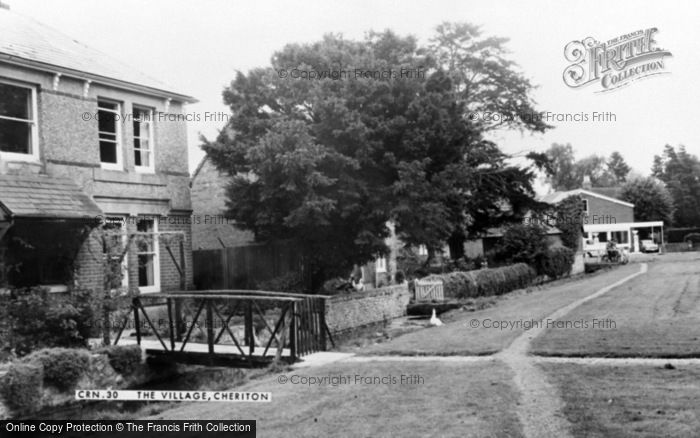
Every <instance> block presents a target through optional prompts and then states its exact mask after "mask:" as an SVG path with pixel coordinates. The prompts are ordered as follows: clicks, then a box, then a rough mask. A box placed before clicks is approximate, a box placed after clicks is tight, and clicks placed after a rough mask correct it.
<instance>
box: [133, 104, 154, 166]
mask: <svg viewBox="0 0 700 438" xmlns="http://www.w3.org/2000/svg"><path fill="white" fill-rule="evenodd" d="M137 112H145V113H146V114H147V117H148V147H149V149H148V158H149V159H148V164H149V165H148V166H137V165H136V151H137V148H136V139H137V138H138V139H141V137H140V136H139V137H137V136H136V133H134V148H133V149H134V168H135V169H136V171H137V172H143V173H155V171H156V164H155V163H156V153H155V152H156V151H155V145H156V142H155V138H154V137H155V136H154V133H155V129H153V110H152V109H151V108H147V107H144V106H139V105H134V106H133V113H134V121H137V120H136V118H135V117H136V113H137ZM139 120H140V118H139ZM138 150H139V151H140V150H142V149H141V148H139V149H138Z"/></svg>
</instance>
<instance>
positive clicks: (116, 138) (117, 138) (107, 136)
mask: <svg viewBox="0 0 700 438" xmlns="http://www.w3.org/2000/svg"><path fill="white" fill-rule="evenodd" d="M119 117H120V105H119V104H118V103H116V102H108V101H105V100H98V101H97V120H98V121H97V125H98V131H99V138H100V163H102V167H103V168H104V169H112V170H122V169H123V168H122V148H121V132H120V129H119Z"/></svg>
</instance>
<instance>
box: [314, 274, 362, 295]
mask: <svg viewBox="0 0 700 438" xmlns="http://www.w3.org/2000/svg"><path fill="white" fill-rule="evenodd" d="M354 291H355V289H354V288H353V287H352V284H351V283H350V282H349V281H348V280H346V279H344V278H340V277H336V278H331V279H330V280H326V281H325V282H324V283H323V286H322V287H321V294H323V295H337V294H343V293H350V292H354Z"/></svg>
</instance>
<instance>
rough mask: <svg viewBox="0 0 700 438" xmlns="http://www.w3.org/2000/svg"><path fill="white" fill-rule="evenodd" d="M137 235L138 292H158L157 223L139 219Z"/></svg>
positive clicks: (151, 220)
mask: <svg viewBox="0 0 700 438" xmlns="http://www.w3.org/2000/svg"><path fill="white" fill-rule="evenodd" d="M136 231H137V232H138V233H139V234H138V235H137V236H136V238H135V240H136V258H137V260H138V277H139V291H140V292H141V293H149V292H158V291H159V290H160V265H159V260H158V234H157V232H158V223H157V222H156V221H155V220H154V219H141V220H139V221H138V222H137V224H136Z"/></svg>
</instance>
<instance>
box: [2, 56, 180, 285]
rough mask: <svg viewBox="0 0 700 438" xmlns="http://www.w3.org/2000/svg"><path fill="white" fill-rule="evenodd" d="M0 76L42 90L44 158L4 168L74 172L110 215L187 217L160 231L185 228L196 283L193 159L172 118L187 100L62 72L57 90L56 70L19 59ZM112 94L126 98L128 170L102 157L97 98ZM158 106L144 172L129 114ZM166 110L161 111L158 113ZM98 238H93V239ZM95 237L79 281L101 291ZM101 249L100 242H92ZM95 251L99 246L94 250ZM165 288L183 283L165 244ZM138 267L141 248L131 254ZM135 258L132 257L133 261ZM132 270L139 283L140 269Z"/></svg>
mask: <svg viewBox="0 0 700 438" xmlns="http://www.w3.org/2000/svg"><path fill="white" fill-rule="evenodd" d="M0 79H6V80H13V81H16V82H21V83H24V84H27V85H31V86H33V87H34V88H35V90H36V96H37V110H38V111H37V119H38V120H37V121H38V134H39V144H38V147H39V154H40V159H39V161H37V162H21V161H14V162H13V161H7V160H4V161H2V162H0V173H3V174H26V173H43V174H48V175H51V176H63V177H69V178H71V179H73V181H75V182H76V183H77V185H78V186H80V187H81V188H83V190H84V191H85V193H87V194H88V195H90V196H91V197H92V198H93V199H94V201H95V202H96V203H97V204H98V205H99V206H100V208H101V209H102V211H103V212H104V213H105V215H120V216H140V215H146V216H158V217H160V218H161V222H162V221H163V220H165V222H166V223H167V222H168V219H170V218H171V217H175V218H182V220H181V221H180V222H181V223H180V224H178V225H175V226H171V225H166V226H165V227H161V229H160V231H180V232H183V233H184V235H185V242H186V243H185V247H186V251H185V253H186V259H187V271H188V272H187V278H188V284H189V285H190V286H191V284H192V271H191V267H192V256H191V247H192V239H191V223H190V222H191V220H189V219H188V220H185V219H184V217H187V218H189V216H190V215H191V209H192V205H191V201H190V187H189V185H190V178H189V171H188V160H187V153H188V150H187V131H186V122H185V121H184V120H182V119H180V120H178V121H172V118H174V117H176V115H177V114H181V113H183V111H184V108H185V107H184V104H183V103H181V102H176V101H172V102H170V103H169V108H167V109H168V111H167V113H166V106H168V104H167V103H166V101H165V100H164V99H162V98H159V97H156V96H150V95H146V94H142V93H138V92H131V91H126V90H122V89H118V88H115V87H109V86H103V85H101V84H99V83H92V84H91V85H90V87H89V91H88V93H87V95H84V94H83V92H84V88H83V87H84V84H85V83H84V81H81V80H77V79H73V78H69V77H61V79H60V81H59V84H58V88H57V89H54V75H53V74H51V73H48V72H46V73H44V72H40V71H36V70H31V69H26V68H22V67H18V66H14V65H9V64H3V63H0ZM98 97H100V98H107V99H110V100H114V101H118V102H120V103H121V112H122V114H123V115H124V116H125V117H124V119H123V120H122V122H123V123H122V124H121V145H122V163H123V165H124V170H122V171H114V170H106V169H102V168H101V165H100V158H99V143H98V125H97V121H96V113H97V111H98V108H97V99H98ZM134 105H138V106H140V107H147V108H150V109H152V110H153V111H154V114H155V115H157V117H154V119H155V120H154V144H155V147H154V159H155V172H153V173H140V172H137V171H136V169H135V165H134V151H133V124H132V119H130V118H128V117H130V116H131V115H132V114H133V106H134ZM159 113H161V114H162V115H158V114H159ZM88 240H94V239H88ZM90 245H91V244H89V243H86V245H85V246H84V247H83V248H82V249H81V251H80V252H79V254H78V257H77V259H76V277H75V282H76V283H77V284H80V285H83V286H85V287H90V288H94V289H96V290H100V289H101V287H102V272H101V267H100V265H99V262H98V261H97V260H96V259H95V257H94V256H93V255H92V254H90V251H89V250H90V249H91V246H90ZM92 249H93V250H97V248H92ZM93 252H94V251H93ZM160 255H161V286H162V289H168V288H176V287H177V284H179V278H178V280H177V281H175V280H174V279H173V276H174V274H173V272H174V273H175V275H176V274H177V270H176V269H175V268H174V266H173V265H172V264H171V262H170V261H169V256H168V255H167V252H166V251H165V249H164V247H163V245H161V252H160ZM129 261H130V263H131V266H136V264H135V254H129ZM132 261H133V263H132ZM131 277H133V279H134V281H132V282H130V284H132V285H135V284H137V283H136V281H135V279H136V271H135V270H133V269H132V272H131Z"/></svg>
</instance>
